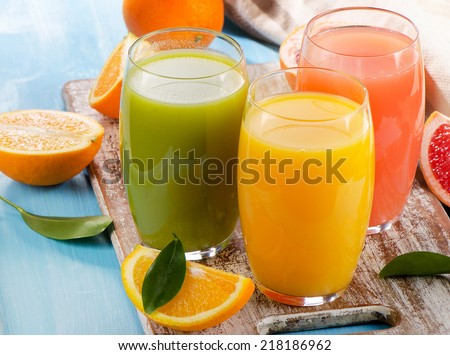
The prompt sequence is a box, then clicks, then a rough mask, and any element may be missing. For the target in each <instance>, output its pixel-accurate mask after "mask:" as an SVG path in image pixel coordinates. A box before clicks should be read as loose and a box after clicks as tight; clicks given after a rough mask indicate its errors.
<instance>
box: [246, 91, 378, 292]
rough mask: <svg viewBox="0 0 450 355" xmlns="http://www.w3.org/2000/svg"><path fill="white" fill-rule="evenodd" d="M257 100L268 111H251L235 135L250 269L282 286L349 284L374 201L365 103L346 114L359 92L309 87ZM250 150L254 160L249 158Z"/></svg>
mask: <svg viewBox="0 0 450 355" xmlns="http://www.w3.org/2000/svg"><path fill="white" fill-rule="evenodd" d="M259 106H260V107H262V109H263V110H264V111H263V110H259V109H257V108H255V107H254V106H253V107H250V108H249V109H248V111H247V112H246V114H245V118H244V121H243V125H242V128H241V138H240V145H239V159H240V168H239V171H238V181H239V183H238V194H239V210H240V216H241V225H242V231H243V234H244V237H245V243H246V249H247V255H248V258H249V262H250V266H251V269H252V272H253V274H254V276H255V278H256V280H257V281H258V283H260V284H262V285H264V286H265V287H267V288H269V289H271V290H273V291H276V292H279V293H281V294H285V295H291V296H304V297H308V296H325V295H329V294H333V293H334V292H337V291H340V290H343V289H345V288H346V287H347V286H348V284H349V283H350V281H351V279H352V276H353V273H354V271H355V269H356V266H357V262H358V258H359V255H360V253H361V250H362V247H363V244H364V240H365V235H366V229H367V226H368V221H369V215H370V208H371V203H372V194H373V180H374V151H373V132H372V127H371V122H370V117H368V116H369V114H368V113H367V112H366V113H364V112H363V111H361V110H360V111H357V113H355V117H353V118H351V117H348V119H344V118H342V116H345V115H352V113H353V112H355V110H357V108H358V105H357V104H356V103H355V102H354V101H351V100H349V99H346V98H343V97H340V96H335V95H329V94H321V93H310V92H297V93H292V94H281V95H279V96H273V97H269V98H268V99H265V100H263V101H262V102H260V103H259ZM273 113H275V114H276V115H279V116H281V117H290V119H285V118H280V117H279V116H276V115H274V114H273ZM309 120H311V121H309ZM267 152H270V158H271V159H273V162H276V164H275V163H274V164H271V165H270V169H269V168H268V167H267V164H261V162H262V160H261V159H262V158H263V157H264V156H265V154H267ZM330 152H331V153H330ZM330 154H331V155H330ZM245 159H248V161H250V159H253V160H252V163H251V164H248V165H244V164H243V161H244V160H245ZM341 159H343V160H344V162H343V163H342V164H341V165H340V167H339V168H338V170H339V174H341V176H339V178H338V177H337V176H338V174H335V175H336V176H330V175H333V174H331V171H332V170H333V169H331V170H330V167H331V165H330V164H332V165H337V164H339V161H340V160H341ZM256 161H258V162H259V163H258V164H256Z"/></svg>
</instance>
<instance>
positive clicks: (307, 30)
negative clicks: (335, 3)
mask: <svg viewBox="0 0 450 355" xmlns="http://www.w3.org/2000/svg"><path fill="white" fill-rule="evenodd" d="M346 11H378V12H382V13H387V14H389V15H393V16H396V17H399V18H402V19H403V20H405V21H406V22H407V23H409V24H410V25H411V26H412V28H413V29H414V31H415V36H414V37H413V38H411V37H409V36H407V37H409V38H411V43H409V44H407V45H405V46H404V47H403V48H401V49H398V50H394V51H392V52H389V53H386V54H379V55H349V54H343V53H340V52H336V51H334V50H331V49H329V48H326V47H323V46H321V45H319V44H317V43H316V42H315V41H314V40H313V39H312V37H311V36H310V31H311V26H312V24H313V23H315V22H316V21H317V20H319V19H321V18H323V17H325V16H328V15H330V14H334V13H339V12H341V13H342V12H346ZM394 32H397V33H400V32H398V31H394ZM305 38H307V39H308V41H310V42H311V43H313V44H314V45H315V46H317V47H319V48H321V49H323V50H324V51H327V52H330V53H334V54H336V55H339V56H342V57H357V58H378V57H380V58H381V57H385V56H390V55H393V54H395V53H399V52H402V51H404V50H406V49H408V48H411V47H412V46H414V45H416V43H418V41H419V29H418V27H417V26H416V24H415V23H414V22H413V21H411V20H410V19H409V18H408V17H406V16H405V15H402V14H401V13H398V12H396V11H392V10H388V9H384V8H380V7H373V6H349V7H339V8H336V9H331V10H326V11H324V12H321V13H320V14H318V15H315V16H314V17H313V18H312V19H310V20H309V21H308V23H307V24H306V27H305Z"/></svg>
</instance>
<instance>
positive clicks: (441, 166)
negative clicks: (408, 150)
mask: <svg viewBox="0 0 450 355" xmlns="http://www.w3.org/2000/svg"><path fill="white" fill-rule="evenodd" d="M420 167H421V169H422V173H423V176H424V178H425V181H426V182H427V185H428V187H429V188H430V190H431V191H432V192H433V193H434V194H435V195H436V197H437V198H438V199H439V200H440V201H441V202H442V203H444V204H445V205H447V206H450V117H447V116H445V115H444V114H442V113H440V112H437V111H435V112H433V113H432V114H431V115H430V117H428V120H427V122H426V123H425V127H424V131H423V138H422V147H421V152H420Z"/></svg>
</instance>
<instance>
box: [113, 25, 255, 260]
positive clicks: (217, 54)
mask: <svg viewBox="0 0 450 355" xmlns="http://www.w3.org/2000/svg"><path fill="white" fill-rule="evenodd" d="M247 88H248V78H247V72H246V66H245V59H244V56H243V53H242V50H241V48H240V46H239V44H238V43H237V42H236V41H234V40H233V39H232V38H230V37H228V36H226V35H224V34H221V33H219V32H215V31H210V30H206V29H199V28H172V29H165V30H161V31H157V32H153V33H150V34H147V35H144V36H143V37H141V38H139V39H138V40H137V41H136V42H135V43H134V44H133V46H132V47H131V48H130V51H129V53H128V60H127V66H126V70H125V77H124V83H123V89H122V97H121V112H120V147H121V161H122V170H123V180H124V186H125V189H126V193H127V197H128V202H129V205H130V209H131V213H132V215H133V218H134V222H135V224H136V227H137V230H138V233H139V236H140V238H141V240H142V242H143V243H144V244H146V245H148V246H150V247H153V248H156V249H162V248H164V246H166V245H167V244H168V243H169V242H170V241H171V240H172V239H173V234H175V235H176V236H177V237H178V238H179V239H180V240H181V241H182V243H183V246H184V249H185V251H186V256H187V258H188V259H191V260H195V259H201V258H206V257H211V256H214V255H215V254H216V253H218V252H219V251H220V250H222V249H223V248H224V247H225V246H226V245H227V244H228V242H229V241H230V239H231V238H232V236H233V232H234V229H235V225H236V222H237V218H238V207H237V192H236V167H237V150H238V140H239V131H240V126H241V119H242V114H243V110H244V106H245V101H246V95H247Z"/></svg>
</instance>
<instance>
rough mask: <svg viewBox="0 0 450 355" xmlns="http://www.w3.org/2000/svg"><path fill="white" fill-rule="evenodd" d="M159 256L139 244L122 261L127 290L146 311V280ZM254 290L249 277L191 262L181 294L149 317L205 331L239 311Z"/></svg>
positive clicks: (163, 323) (166, 324) (172, 324)
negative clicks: (143, 289) (143, 285)
mask: <svg viewBox="0 0 450 355" xmlns="http://www.w3.org/2000/svg"><path fill="white" fill-rule="evenodd" d="M157 255H158V251H156V250H154V249H150V248H147V247H144V246H142V245H137V246H136V247H135V249H134V250H133V251H132V252H131V253H130V254H129V255H128V256H127V257H126V258H125V260H124V261H123V264H122V282H123V284H124V287H125V291H126V293H127V295H128V297H129V298H130V300H131V301H132V302H133V304H134V305H135V306H136V308H137V309H139V310H140V311H141V312H142V313H144V314H145V312H144V308H143V305H142V295H141V291H142V283H143V281H144V277H145V274H146V273H147V270H148V269H149V267H150V265H151V264H152V262H153V260H155V258H156V256H157ZM254 290H255V285H254V283H253V281H252V280H251V279H249V278H246V277H243V276H241V275H237V274H233V273H230V272H225V271H222V270H217V269H214V268H211V267H207V266H204V265H201V264H198V263H193V262H189V261H188V262H187V271H186V277H185V280H184V283H183V286H182V288H181V290H180V291H179V292H178V294H177V295H176V296H175V297H174V298H173V299H172V300H171V301H170V302H169V303H167V304H165V305H164V306H162V307H159V308H158V309H157V310H156V311H154V312H153V313H152V314H146V316H147V317H149V318H150V319H151V320H153V321H155V322H157V323H159V324H161V325H164V326H166V327H169V328H172V329H176V330H182V331H194V330H203V329H206V328H209V327H213V326H215V325H218V324H219V323H221V322H223V321H225V320H226V319H228V318H230V317H231V316H233V315H234V314H235V313H237V312H238V311H239V310H240V309H241V308H242V307H244V305H245V304H246V303H247V301H248V300H249V299H250V297H251V296H252V294H253V291H254Z"/></svg>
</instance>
